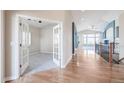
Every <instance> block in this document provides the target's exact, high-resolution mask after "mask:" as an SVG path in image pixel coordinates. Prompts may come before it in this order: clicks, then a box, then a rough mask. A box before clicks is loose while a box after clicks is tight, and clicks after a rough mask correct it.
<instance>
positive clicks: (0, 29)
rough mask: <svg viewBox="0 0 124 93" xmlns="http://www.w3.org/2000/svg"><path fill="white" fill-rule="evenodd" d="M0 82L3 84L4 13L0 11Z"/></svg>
mask: <svg viewBox="0 0 124 93" xmlns="http://www.w3.org/2000/svg"><path fill="white" fill-rule="evenodd" d="M0 82H4V11H2V10H0Z"/></svg>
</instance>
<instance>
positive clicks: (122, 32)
mask: <svg viewBox="0 0 124 93" xmlns="http://www.w3.org/2000/svg"><path fill="white" fill-rule="evenodd" d="M119 38H120V58H123V57H124V13H123V14H121V15H120V17H119Z"/></svg>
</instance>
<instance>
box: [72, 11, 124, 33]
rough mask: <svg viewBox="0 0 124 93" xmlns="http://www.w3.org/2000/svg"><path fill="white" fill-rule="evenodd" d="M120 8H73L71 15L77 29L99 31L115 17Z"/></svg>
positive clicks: (118, 13)
mask: <svg viewBox="0 0 124 93" xmlns="http://www.w3.org/2000/svg"><path fill="white" fill-rule="evenodd" d="M122 12H124V11H122V10H73V11H72V16H73V20H74V21H75V24H76V27H77V30H78V31H87V30H96V31H101V29H103V28H104V27H105V24H107V23H108V22H110V21H112V20H113V19H117V18H118V16H119V15H120V14H121V13H122Z"/></svg>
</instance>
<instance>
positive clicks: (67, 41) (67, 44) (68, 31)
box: [62, 10, 72, 67]
mask: <svg viewBox="0 0 124 93" xmlns="http://www.w3.org/2000/svg"><path fill="white" fill-rule="evenodd" d="M64 17H65V18H64V32H63V63H62V66H63V67H65V66H66V65H67V64H68V62H69V61H70V59H71V58H72V15H71V11H69V10H68V11H66V12H65V16H64Z"/></svg>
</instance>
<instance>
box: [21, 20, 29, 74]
mask: <svg viewBox="0 0 124 93" xmlns="http://www.w3.org/2000/svg"><path fill="white" fill-rule="evenodd" d="M19 30H20V33H19V36H20V38H19V40H20V73H21V75H22V74H23V73H24V71H25V70H26V68H27V67H28V66H29V34H30V33H29V25H28V24H27V23H25V22H24V21H23V20H20V22H19Z"/></svg>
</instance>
